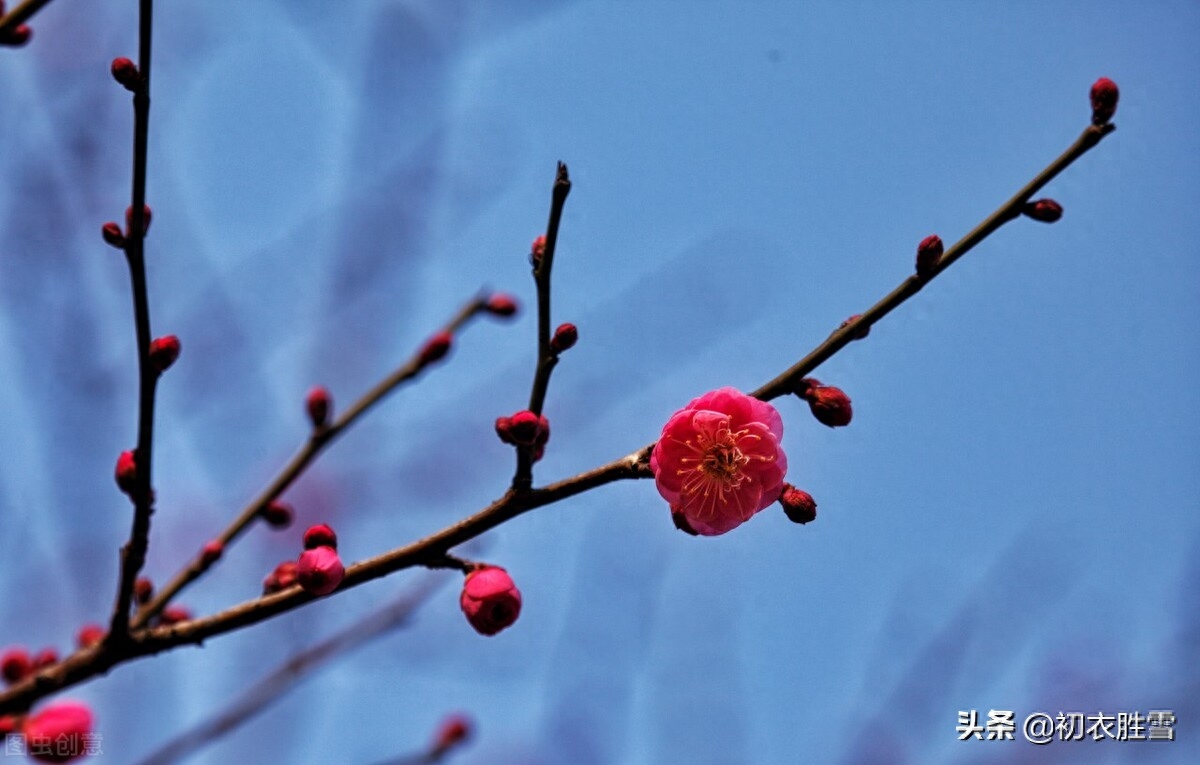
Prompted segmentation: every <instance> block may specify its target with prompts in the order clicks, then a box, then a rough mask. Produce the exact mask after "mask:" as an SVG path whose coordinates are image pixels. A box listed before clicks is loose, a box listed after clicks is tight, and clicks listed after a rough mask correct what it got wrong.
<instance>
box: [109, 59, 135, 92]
mask: <svg viewBox="0 0 1200 765" xmlns="http://www.w3.org/2000/svg"><path fill="white" fill-rule="evenodd" d="M112 76H113V79H114V80H116V81H117V82H118V83H120V84H121V85H122V87H124V88H125V89H126V90H128V91H129V92H131V93H136V92H137V89H138V86H139V85H140V84H141V81H142V76H141V73H139V72H138V68H137V64H135V63H133V61H131V60H130V59H127V58H125V57H124V56H120V57H118V58H114V59H113V60H112Z"/></svg>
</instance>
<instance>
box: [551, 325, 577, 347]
mask: <svg viewBox="0 0 1200 765" xmlns="http://www.w3.org/2000/svg"><path fill="white" fill-rule="evenodd" d="M578 340H579V330H578V329H576V328H575V325H574V324H560V325H558V329H556V330H554V336H553V337H551V338H550V350H551V351H553V352H554V353H562V352H563V351H565V350H567V349H569V348H570V347H571V346H573V345H575V343H576V342H577V341H578Z"/></svg>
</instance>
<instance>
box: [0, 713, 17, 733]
mask: <svg viewBox="0 0 1200 765" xmlns="http://www.w3.org/2000/svg"><path fill="white" fill-rule="evenodd" d="M20 729H21V721H20V719H19V718H18V717H17V716H16V715H0V738H7V737H8V734H10V733H17V732H19V731H20Z"/></svg>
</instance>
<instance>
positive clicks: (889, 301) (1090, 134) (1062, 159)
mask: <svg viewBox="0 0 1200 765" xmlns="http://www.w3.org/2000/svg"><path fill="white" fill-rule="evenodd" d="M1116 127H1117V126H1116V125H1113V124H1111V123H1109V124H1106V125H1102V126H1097V125H1088V127H1087V128H1086V129H1085V130H1084V131H1083V133H1082V134H1081V135H1080V136H1079V138H1078V139H1076V141H1075V143H1073V144H1071V147H1070V148H1068V149H1067V150H1066V151H1065V152H1063V153H1062V154H1061V155H1060V156H1059V157H1058V159H1056V160H1054V161H1053V162H1051V163H1050V164H1049V165H1048V166H1047V167H1046V169H1045V170H1043V171H1042V172H1040V173H1038V174H1037V176H1036V177H1034V179H1033V180H1032V181H1030V182H1029V183H1027V184H1026V185H1025V187H1024V188H1022V189H1021V190H1020V191H1018V192H1017V193H1016V194H1015V195H1013V197H1012V199H1009V200H1008V201H1007V202H1005V203H1004V204H1002V205H1001V206H1000V207H999V208H998V209H997V210H996V211H995V212H993V213H992V214H991V215H989V216H988V217H987V218H985V219H984V221H983V222H982V223H980V224H979V225H978V226H976V227H975V228H973V229H972V230H971V232H970V233H968V234H967V235H966V236H964V237H963V238H962V239H960V240H958V241H957V242H955V243H954V245H953V246H951V247H950V249H948V250H946V251H945V252H944V253H942V257H941V258H940V259H939V260H938V263H937V266H936V267H935V268H934V269H933V270H932V272H931V273H930V275H929V276H927V277H926V278H924V279H922V278H919V277H917V276H915V275H914V276H910V277H908V278H907V279H905V280H904V281H903V282H901V283H900V285H899V286H898V287H896V289H894V290H892V291H891V293H890V294H888V295H887V296H886V297H885V298H883V299H882V300H880V301H879V302H878V303H876V304H875V305H873V306H871V307H870V308H869V309H868V310H867V311H866V312H864V313H863V314H862V315H861V316H859V317H858V318H857V319H855V320H854V321H850V322H847V323H846V324H845V325H843V326H842V327H840V328H838V330H837V331H835V332H834V333H833V334H832V335H830V336H829V338H828V339H827V340H825V342H823V343H821V344H820V345H818V346H817V347H816V348H814V349H813V350H812V351H811V352H809V354H808V355H807V356H805V357H804V358H802V359H800V361H798V362H796V363H795V364H794V365H792V366H791V367H790V368H789V369H788V370H787V371H786V372H784V373H783V374H781V375H779V376H778V377H776V378H775V379H774V380H771V381H770V382H769V383H767V384H766V385H764V386H762V387H761V388H759V389H758V390H756V391H754V392H753V393H751V394H750V395H752V396H754V397H755V398H760V399H762V400H763V401H770V400H771V399H773V398H778V397H779V396H783V395H785V394H787V393H789V392H791V389H792V387H793V386H794V385H795V384H796V383H797V382H799V381H800V379H801V378H803V377H805V376H806V375H808V374H809V373H811V372H812V371H813V370H814V369H816V368H817V367H818V366H820V365H821V364H823V363H824V362H825V361H827V360H828V359H829V358H830V357H832V356H833V355H834V354H835V353H837V352H838V351H840V350H841V349H842V348H844V347H846V346H847V345H848V344H849V343H850V342H851V341H852V340H854V337H855V335H857V334H858V333H860V332H862V331H863V330H866V329H869V328H870V327H871V325H873V324H874V323H875V322H877V321H879V320H880V319H882V318H883V317H884V316H887V315H888V314H889V313H891V312H892V310H893V309H895V308H896V307H898V306H899V305H900V304H902V303H903V302H904V301H906V300H908V299H909V298H910V297H912V296H913V295H915V294H917V293H918V292H920V291H921V288H922V287H924V286H925V285H926V284H928V283H929V282H930V281H932V280H933V278H934V277H935V276H937V275H938V274H940V273H941V272H942V271H945V270H946V269H947V268H949V267H950V266H951V265H953V263H954V262H955V261H956V260H958V259H959V258H961V257H962V256H963V255H966V254H967V253H968V252H969V251H970V250H971V249H972V248H974V247H975V245H977V244H979V243H980V242H982V241H983V240H984V239H986V238H987V237H988V236H989V235H990V234H992V233H993V232H994V231H996V229H998V228H1000V227H1001V226H1003V225H1004V224H1005V223H1008V222H1009V221H1011V220H1013V219H1015V218H1017V217H1019V216H1020V214H1021V207H1022V206H1024V204H1025V203H1026V202H1028V201H1029V200H1030V198H1031V197H1033V195H1034V194H1036V193H1037V192H1038V191H1039V190H1040V189H1041V188H1042V187H1043V186H1045V185H1046V184H1047V183H1049V182H1050V181H1051V180H1053V179H1054V177H1055V176H1057V175H1058V174H1059V173H1061V172H1062V171H1063V170H1066V169H1067V168H1068V167H1069V166H1070V165H1071V163H1072V162H1074V161H1075V160H1077V159H1079V158H1080V157H1082V156H1083V155H1084V154H1086V153H1087V151H1088V150H1089V149H1091V148H1092V147H1093V146H1095V145H1096V144H1098V143H1100V141H1101V140H1102V139H1103V138H1104V137H1105V136H1106V135H1108V134H1109V133H1111V132H1112V131H1113V130H1116Z"/></svg>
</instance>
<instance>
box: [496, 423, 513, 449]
mask: <svg viewBox="0 0 1200 765" xmlns="http://www.w3.org/2000/svg"><path fill="white" fill-rule="evenodd" d="M496 435H497V436H499V437H500V440H501V441H503V442H504V443H506V444H515V443H516V441H514V440H513V437H512V418H511V417H497V418H496Z"/></svg>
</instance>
